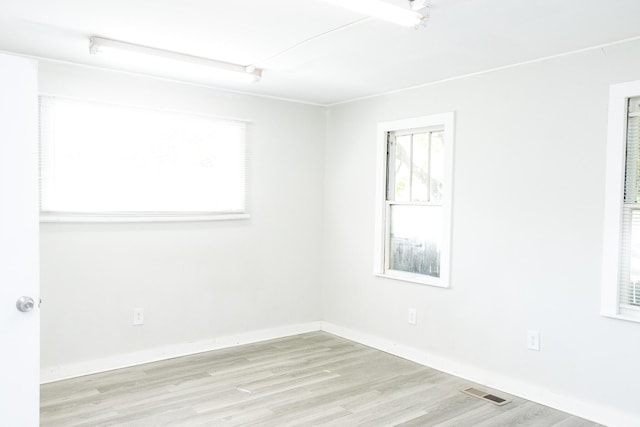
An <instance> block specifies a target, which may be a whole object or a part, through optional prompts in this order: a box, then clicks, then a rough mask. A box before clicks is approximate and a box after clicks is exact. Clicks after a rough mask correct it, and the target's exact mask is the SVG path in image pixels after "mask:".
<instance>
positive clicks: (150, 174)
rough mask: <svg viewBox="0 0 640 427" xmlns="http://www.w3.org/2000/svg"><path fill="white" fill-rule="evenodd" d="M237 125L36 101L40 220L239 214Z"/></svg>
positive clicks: (241, 149) (241, 129) (241, 183)
mask: <svg viewBox="0 0 640 427" xmlns="http://www.w3.org/2000/svg"><path fill="white" fill-rule="evenodd" d="M245 149H246V148H245V124H244V123H242V122H239V121H231V120H217V119H213V118H211V117H206V116H201V115H195V114H183V113H175V112H167V111H157V110H151V109H143V108H131V107H122V106H116V105H107V104H98V103H89V102H80V101H72V100H66V99H60V98H48V97H45V98H42V99H41V182H42V185H41V209H42V211H43V212H55V213H73V214H98V213H117V214H126V213H148V214H153V213H160V214H162V213H171V212H188V213H230V212H244V210H245V185H246V182H245V163H246V153H245Z"/></svg>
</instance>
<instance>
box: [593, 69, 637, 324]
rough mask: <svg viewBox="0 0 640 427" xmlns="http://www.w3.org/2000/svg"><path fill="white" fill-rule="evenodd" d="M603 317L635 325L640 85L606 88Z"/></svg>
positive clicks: (628, 84)
mask: <svg viewBox="0 0 640 427" xmlns="http://www.w3.org/2000/svg"><path fill="white" fill-rule="evenodd" d="M604 231H605V234H604V248H603V249H604V250H603V269H602V273H603V276H602V314H603V315H606V316H610V317H617V318H622V319H627V320H634V321H640V81H638V82H631V83H623V84H618V85H613V86H611V89H610V94H609V134H608V141H607V181H606V199H605V227H604Z"/></svg>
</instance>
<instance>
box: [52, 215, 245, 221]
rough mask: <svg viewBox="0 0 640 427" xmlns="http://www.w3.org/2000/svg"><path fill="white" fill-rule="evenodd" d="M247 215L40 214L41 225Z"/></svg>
mask: <svg viewBox="0 0 640 427" xmlns="http://www.w3.org/2000/svg"><path fill="white" fill-rule="evenodd" d="M248 218H250V215H249V214H247V213H230V214H219V215H214V214H209V215H206V214H205V215H190V214H167V215H127V214H122V215H71V214H40V222H41V223H47V222H49V223H72V222H75V223H108V222H122V223H124V222H196V221H223V220H237V219H248Z"/></svg>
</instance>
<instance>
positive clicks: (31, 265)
mask: <svg viewBox="0 0 640 427" xmlns="http://www.w3.org/2000/svg"><path fill="white" fill-rule="evenodd" d="M37 82H38V80H37V62H36V61H34V60H31V59H25V58H20V57H16V56H12V55H6V54H0V425H3V426H16V427H21V426H37V425H38V424H39V416H40V413H39V412H40V409H39V395H40V394H39V383H40V313H39V310H38V295H39V272H38V265H39V262H38V252H39V251H38V240H39V236H38V88H37ZM23 296H25V297H28V298H32V299H33V300H34V307H33V308H32V309H31V310H30V311H29V305H30V304H29V300H28V299H25V300H24V303H23V304H22V309H23V310H26V311H24V312H23V311H19V310H18V307H17V301H18V299H19V298H20V297H23Z"/></svg>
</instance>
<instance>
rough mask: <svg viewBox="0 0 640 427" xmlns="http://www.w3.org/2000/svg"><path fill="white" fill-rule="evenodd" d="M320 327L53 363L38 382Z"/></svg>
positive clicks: (263, 331) (290, 328)
mask: <svg viewBox="0 0 640 427" xmlns="http://www.w3.org/2000/svg"><path fill="white" fill-rule="evenodd" d="M320 326H321V324H320V322H309V323H300V324H295V325H286V326H280V327H276V328H269V329H261V330H258V331H251V332H243V333H239V334H235V335H226V336H222V337H217V338H211V339H208V340H203V341H196V342H188V343H181V344H174V345H170V346H166V347H157V348H151V349H148V350H142V351H136V352H132V353H125V354H118V355H114V356H109V357H105V358H101V359H95V360H90V361H86V362H76V363H68V364H64V365H54V366H50V367H44V368H42V369H41V372H40V382H41V383H42V384H45V383H49V382H53V381H60V380H64V379H68V378H74V377H80V376H83V375H89V374H95V373H99V372H105V371H111V370H113V369H120V368H126V367H129V366H135V365H141V364H143V363H150V362H157V361H160V360H166V359H172V358H174V357H180V356H188V355H191V354H196V353H203V352H205V351H212V350H220V349H223V348H229V347H235V346H239V345H244V344H251V343H255V342H260V341H266V340H270V339H274V338H283V337H288V336H291V335H298V334H304V333H307V332H315V331H319V330H320Z"/></svg>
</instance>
